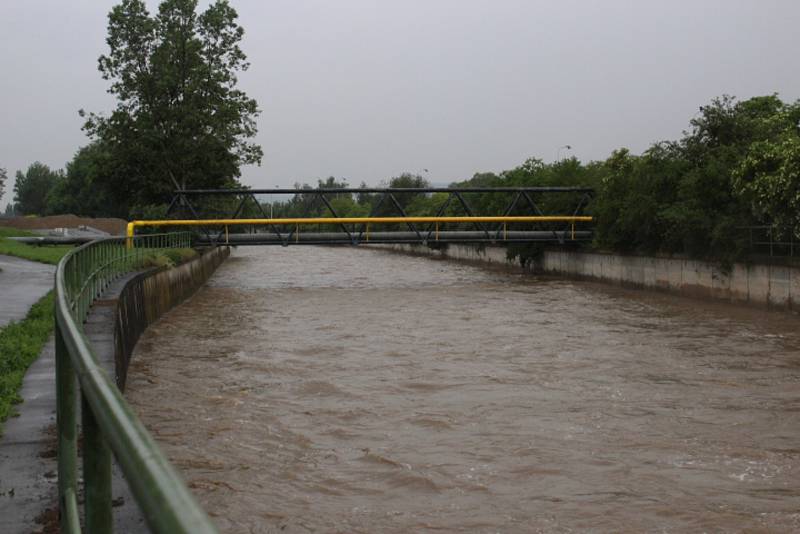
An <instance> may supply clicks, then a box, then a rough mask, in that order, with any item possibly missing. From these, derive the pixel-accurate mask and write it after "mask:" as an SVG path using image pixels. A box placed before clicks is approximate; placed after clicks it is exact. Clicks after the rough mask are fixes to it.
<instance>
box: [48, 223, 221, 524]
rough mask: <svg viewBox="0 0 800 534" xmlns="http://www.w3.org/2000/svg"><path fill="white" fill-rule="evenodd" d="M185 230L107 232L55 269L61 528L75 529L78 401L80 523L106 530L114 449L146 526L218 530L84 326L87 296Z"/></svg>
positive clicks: (171, 244) (186, 243)
mask: <svg viewBox="0 0 800 534" xmlns="http://www.w3.org/2000/svg"><path fill="white" fill-rule="evenodd" d="M190 246H191V235H190V234H189V233H187V232H180V233H170V234H156V235H141V236H136V237H133V238H108V239H100V240H97V241H93V242H91V243H88V244H86V245H83V246H81V247H78V248H76V249H74V250H72V251H71V252H69V253H68V254H67V255H66V256H64V258H63V259H62V260H61V261H60V262H59V264H58V268H57V269H56V281H55V286H56V302H55V318H56V332H55V341H56V391H57V409H56V412H57V428H58V493H59V510H60V519H59V521H60V527H61V532H64V533H76V532H80V524H81V521H80V517H79V514H80V512H79V508H78V498H77V495H78V493H79V488H78V445H77V443H78V440H77V435H78V432H77V411H78V410H77V407H78V400H79V399H80V406H81V419H82V431H83V481H84V482H83V490H84V491H83V495H84V516H83V524H84V527H85V529H86V531H87V532H92V533H94V532H111V530H112V522H113V517H112V503H111V453H112V452H113V453H114V456H115V457H116V459H117V462H118V463H119V465H120V467H121V468H122V471H123V472H124V474H125V477H126V479H127V481H128V484H129V485H130V488H131V491H132V493H133V495H134V497H135V499H136V501H137V503H138V504H139V507H140V508H141V510H142V512H143V514H144V517H145V521H146V522H147V524H148V526H149V527H150V529H151V530H152V531H154V532H158V533H174V532H200V533H206V532H207V533H212V532H216V529H215V528H214V526H213V524H212V523H211V521H210V519H209V518H208V515H207V514H206V513H205V512H204V511H203V509H202V508H200V506H199V505H198V504H197V502H196V501H195V499H194V498H193V497H192V495H191V493H190V492H189V490H188V489H187V488H186V485H185V484H184V482H183V480H182V479H181V477H180V475H179V474H178V473H177V471H176V470H175V469H174V468H173V467H172V465H171V464H170V463H169V461H168V460H167V459H166V457H165V456H164V454H163V453H162V452H161V451H160V449H159V447H158V445H157V444H156V442H155V440H154V439H153V438H152V437H151V436H150V434H149V433H148V432H147V430H146V429H145V428H144V426H143V425H142V423H141V422H140V421H139V419H138V418H137V417H136V415H135V414H134V413H133V411H132V409H131V408H130V406H129V405H128V403H127V402H126V401H125V399H124V398H123V397H122V394H121V393H120V391H119V389H118V388H117V386H116V384H115V383H114V381H113V380H112V379H111V378H110V377H109V375H108V373H107V372H106V371H105V370H104V369H103V368H102V366H101V365H100V363H99V362H98V360H97V358H96V356H95V355H94V352H93V350H92V347H91V345H90V344H89V342H88V340H87V339H86V335H85V333H84V331H83V323H84V321H85V320H86V317H87V315H88V313H89V310H90V308H91V305H92V302H93V301H94V300H95V299H96V298H97V297H99V296H100V295H101V294H102V292H103V291H104V290H105V289H107V288H108V286H109V284H110V283H111V282H112V281H114V280H115V279H117V278H119V277H120V276H122V275H123V274H125V273H127V272H131V271H134V270H137V269H138V268H140V267H142V266H143V265H144V263H145V261H146V260H147V259H148V258H149V257H151V256H152V255H153V254H155V253H157V252H158V250H162V249H170V248H187V247H190Z"/></svg>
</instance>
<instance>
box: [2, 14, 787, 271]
mask: <svg viewBox="0 0 800 534" xmlns="http://www.w3.org/2000/svg"><path fill="white" fill-rule="evenodd" d="M237 17H238V16H237V14H236V11H235V10H234V9H233V8H232V7H231V6H230V5H229V4H228V2H227V1H225V0H216V1H214V2H212V3H211V4H210V5H209V6H208V7H207V8H206V9H205V11H202V12H198V10H197V1H196V0H164V1H162V2H161V4H160V5H159V7H158V10H157V12H156V13H152V14H151V13H150V12H148V10H147V7H146V5H145V2H143V1H142V0H123V1H122V2H121V3H120V4H119V5H117V6H115V7H113V8H112V10H111V12H110V13H109V17H108V38H107V43H108V52H107V53H106V54H104V55H102V56H101V57H100V58H99V61H98V69H99V71H100V74H101V76H102V77H103V78H104V79H105V80H107V81H108V82H109V84H110V85H109V92H110V93H111V94H113V95H114V96H115V97H116V100H117V105H116V107H115V109H114V110H113V111H112V112H111V113H110V114H108V115H104V114H100V113H91V112H84V111H81V116H83V117H84V119H85V122H84V126H83V128H84V130H85V132H86V133H87V135H88V137H89V140H90V142H89V144H87V145H86V146H84V147H82V148H80V149H79V150H78V151H77V153H76V154H75V156H74V157H73V159H72V160H71V161H70V162H68V163H67V164H66V166H65V168H64V169H63V170H53V169H50V168H49V167H47V166H46V165H43V164H41V163H38V162H37V163H34V164H32V165H31V166H30V167H29V168H28V169H27V170H26V171H24V172H23V171H20V172H17V174H16V182H15V184H14V204H13V208H12V209H13V211H14V212H16V213H19V214H26V215H27V214H40V215H46V214H55V213H74V214H76V215H84V216H116V217H122V218H128V219H130V218H137V217H155V216H159V215H161V214H163V213H164V211H165V209H166V204H167V203H168V202H169V201H170V198H171V195H172V192H173V191H174V190H176V189H183V188H231V187H241V183H240V181H239V178H240V175H241V171H240V169H241V166H242V165H247V164H254V163H255V164H257V163H259V162H260V161H261V158H262V150H261V147H259V146H258V145H257V144H255V143H253V142H252V141H251V140H252V138H253V136H254V135H255V133H256V122H255V121H256V118H257V116H258V114H259V109H258V105H257V103H256V101H255V100H253V99H252V98H250V97H248V96H247V95H246V94H245V93H244V92H243V91H242V90H241V89H239V88H238V86H237V81H238V78H237V76H238V75H239V73H241V72H243V71H245V70H247V69H248V68H249V63H248V62H247V58H246V56H245V54H244V53H243V51H242V50H241V48H240V46H239V43H240V41H241V39H242V36H243V35H244V30H243V28H242V27H241V26H239V25H238V23H237ZM799 124H800V102H793V103H792V102H784V101H782V100H781V99H780V98H779V97H778V96H777V95H766V96H758V97H754V98H749V99H747V100H742V101H739V100H736V99H735V98H733V97H730V96H722V97H719V98H716V99H714V100H712V101H711V102H710V103H709V104H707V105H704V106H702V107H701V108H700V110H699V112H698V113H697V114H696V115H695V116H694V117H693V118H691V119H690V121H689V127H688V129H687V130H686V131H685V132H684V133H683V135H682V137H681V138H680V139H677V140H672V141H663V142H658V143H655V144H653V145H652V146H650V147H649V148H648V149H647V150H645V151H644V152H643V153H642V154H639V155H634V154H632V153H631V152H630V151H629V150H628V149H625V148H621V149H618V150H615V151H614V152H612V153H611V154H610V155H609V157H608V158H607V159H605V160H602V161H590V162H587V163H583V162H580V161H578V160H577V159H576V158H569V159H563V160H560V161H555V162H552V163H545V162H543V161H542V160H541V159H536V158H531V159H528V160H527V161H525V162H523V163H522V164H520V165H518V166H517V167H514V168H512V169H510V170H506V171H503V172H498V173H494V172H488V173H478V174H475V175H474V176H473V177H471V178H469V179H467V180H464V181H462V182H457V183H456V184H455V185H461V186H470V185H473V186H492V187H504V186H547V185H560V186H564V185H580V186H588V187H593V188H594V189H595V191H596V195H595V197H594V198H593V200H592V202H591V203H590V205H589V206H588V207H587V212H588V213H590V214H592V215H594V216H595V217H596V226H595V232H596V233H595V240H594V243H593V246H595V247H598V248H603V249H608V250H613V251H620V252H631V253H646V254H652V253H666V254H676V253H678V254H686V255H688V256H692V257H698V258H707V259H722V260H724V261H730V260H731V259H735V258H740V257H742V255H744V254H746V248H747V246H748V243H747V242H746V239H745V238H744V237H743V236H744V234H743V233H742V232H741V231H740V230H741V228H742V227H746V226H751V225H769V226H771V227H774V228H775V232H776V234H777V235H782V236H789V235H792V236H794V237H795V238H798V237H800V127H799V126H798V125H799ZM0 176H2V178H0V190H2V187H3V184H4V181H5V180H4V178H5V172H4V171H3V172H2V173H0ZM343 184H346V180H343V179H342V178H333V177H332V178H328V179H326V180H320V181H318V183H317V184H316V185H315V186H316V187H330V186H333V185H336V186H339V185H343ZM425 184H427V181H426V180H425V179H424V178H422V177H421V176H418V175H416V174H409V173H407V174H403V175H401V176H396V177H394V178H391V179H390V180H389V181H388V183H387V185H390V186H393V187H403V186H406V187H408V186H422V185H425ZM297 187H298V190H299V191H298V194H297V195H295V196H294V198H292V199H291V200H289V201H287V202H272V203H268V205H265V207H267V208H269V209H270V210H271V211H272V213H273V215H275V216H280V215H290V214H291V215H297V214H301V213H304V212H308V211H309V210H311V211H314V210H316V211H317V212H319V213H321V212H320V211H319V210H322V209H323V208H324V207H321V206H309V204H308V203H309V202H311V200H312V197H311V196H310V195H304V194H303V193H302V191H303V190H304V189H307V188H310V187H312V186H309V185H305V184H303V185H300V184H298V185H297ZM401 197H402V198H400V202H401V203H402V204H403V206H404V209H406V211H408V212H409V213H410V214H430V211H431V210H432V209H435V206H437V205H439V202H440V201H441V200H442V197H441V196H436V195H401ZM377 202H378V199H377V197H374V196H371V195H366V194H365V195H358V196H354V197H349V196H347V195H339V196H337V197H336V198H333V199H332V200H331V203H332V205H333V206H334V208H335V209H336V211H337V212H338V213H339V214H340V215H347V216H362V215H366V214H369V213H374V214H376V215H381V214H383V213H382V212H381V210H383V211H386V210H389V209H390V206H385V207H384V206H377ZM499 202H500V200H498V199H497V198H496V197H492V196H491V195H478V196H476V198H473V199H472V200H471V203H472V204H473V208H474V209H475V211H476V212H478V213H486V214H496V213H497V210H498V209H502V206H500V204H499ZM559 202H562V200H558V199H557V198H556V197H554V198H553V200H546V199H545V200H543V205H542V206H541V207H543V208H544V209H546V210H551V211H553V212H558V211H560V210H563V209H566V207H567V204H563V205H562V204H559ZM563 202H566V201H563ZM376 208H377V209H378V212H375V210H376ZM450 209H451V210H454V209H456V208H455V207H452V208H450ZM312 214H313V213H312Z"/></svg>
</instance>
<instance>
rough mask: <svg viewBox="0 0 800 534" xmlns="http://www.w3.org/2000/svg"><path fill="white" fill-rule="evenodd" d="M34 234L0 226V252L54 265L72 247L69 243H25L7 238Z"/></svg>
mask: <svg viewBox="0 0 800 534" xmlns="http://www.w3.org/2000/svg"><path fill="white" fill-rule="evenodd" d="M36 235H37V234H34V233H32V232H27V231H25V230H18V229H16V228H5V227H1V226H0V254H6V255H8V256H16V257H17V258H23V259H26V260H31V261H38V262H40V263H49V264H52V265H55V264H57V263H58V260H60V259H61V257H62V256H64V254H66V253H67V252H68V251H69V250H70V249H71V248H72V246H71V245H44V246H34V245H26V244H25V243H18V242H16V241H14V240H12V239H8V238H9V237H30V236H36Z"/></svg>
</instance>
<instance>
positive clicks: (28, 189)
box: [14, 161, 61, 215]
mask: <svg viewBox="0 0 800 534" xmlns="http://www.w3.org/2000/svg"><path fill="white" fill-rule="evenodd" d="M60 178H61V174H60V172H59V171H53V170H51V169H50V167H48V166H47V165H45V164H44V163H40V162H38V161H37V162H35V163H33V164H31V165H30V166H29V167H28V170H27V171H25V172H24V173H23V172H22V171H17V176H16V182H15V183H14V210H15V212H16V213H19V214H22V215H44V214H46V213H47V196H48V195H49V194H50V191H52V189H53V188H54V187H55V185H56V183H57V182H58V181H59V179H60Z"/></svg>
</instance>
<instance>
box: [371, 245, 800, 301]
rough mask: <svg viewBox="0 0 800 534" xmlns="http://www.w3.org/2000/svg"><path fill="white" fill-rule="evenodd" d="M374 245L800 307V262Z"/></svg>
mask: <svg viewBox="0 0 800 534" xmlns="http://www.w3.org/2000/svg"><path fill="white" fill-rule="evenodd" d="M369 246H370V247H374V248H380V249H384V250H387V249H388V250H393V251H396V252H401V253H407V254H409V253H410V254H416V255H423V256H430V257H436V258H442V259H449V260H456V261H464V262H468V263H474V264H479V265H488V266H490V267H502V268H507V269H512V270H515V271H525V272H531V273H534V274H541V275H547V276H557V277H561V278H569V279H574V280H591V281H595V282H602V283H607V284H613V285H621V286H625V287H631V288H637V289H646V290H655V291H663V292H668V293H673V294H677V295H682V296H687V297H693V298H702V299H714V300H724V301H728V302H731V303H734V304H746V305H752V306H757V307H762V308H769V309H775V310H784V311H791V312H794V313H798V312H800V268H797V267H788V266H782V265H767V264H744V263H735V264H734V265H733V267H732V268H731V270H730V271H729V272H725V271H723V270H722V269H720V268H719V267H717V266H715V265H713V264H711V263H708V262H704V261H700V260H692V259H685V258H667V257H664V258H662V257H655V256H623V255H620V254H613V253H607V252H594V251H593V252H585V251H572V250H554V249H551V250H545V251H544V252H543V253H542V255H541V257H540V258H537V259H536V260H535V261H533V262H530V263H527V264H525V265H521V264H520V263H519V262H518V261H516V260H514V259H509V258H508V257H507V256H506V249H505V248H504V247H499V246H486V247H475V246H470V245H457V244H449V245H448V246H446V247H444V248H441V249H431V248H428V247H426V246H422V245H407V244H392V245H369Z"/></svg>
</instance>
